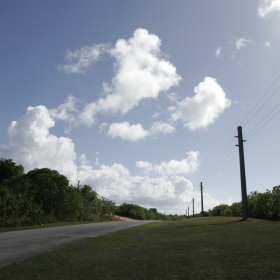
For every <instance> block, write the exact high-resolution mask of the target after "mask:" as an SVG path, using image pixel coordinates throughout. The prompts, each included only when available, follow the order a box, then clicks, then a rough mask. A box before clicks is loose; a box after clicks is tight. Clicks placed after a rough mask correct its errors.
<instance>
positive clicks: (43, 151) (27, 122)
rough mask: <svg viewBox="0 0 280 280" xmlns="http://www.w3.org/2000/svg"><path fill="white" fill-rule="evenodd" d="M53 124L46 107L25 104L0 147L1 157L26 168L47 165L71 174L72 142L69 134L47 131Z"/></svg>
mask: <svg viewBox="0 0 280 280" xmlns="http://www.w3.org/2000/svg"><path fill="white" fill-rule="evenodd" d="M54 124H55V122H54V120H53V119H52V118H51V117H50V115H49V111H48V110H47V108H46V107H44V106H37V107H29V108H28V109H27V112H26V114H25V115H23V116H22V117H21V118H20V119H19V120H18V121H13V122H12V123H11V125H10V127H9V130H8V134H9V140H10V145H9V146H8V147H4V146H1V147H0V154H1V157H4V158H11V159H13V160H14V161H15V162H17V163H20V164H22V165H23V166H24V167H25V169H26V171H28V170H30V169H34V168H43V167H48V168H51V169H56V170H59V171H60V172H62V173H63V174H65V175H67V176H69V177H70V178H71V176H72V174H73V173H75V172H76V166H75V164H74V161H75V160H76V153H75V152H74V144H73V142H72V140H71V139H70V138H67V137H57V136H55V135H53V134H50V133H49V130H50V128H52V127H53V126H54Z"/></svg>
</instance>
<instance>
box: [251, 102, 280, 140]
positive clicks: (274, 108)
mask: <svg viewBox="0 0 280 280" xmlns="http://www.w3.org/2000/svg"><path fill="white" fill-rule="evenodd" d="M279 105H280V102H279V103H278V104H277V105H276V106H275V107H274V108H273V109H272V110H271V111H270V112H269V113H268V114H267V115H266V116H265V117H264V118H263V119H262V120H261V121H260V122H259V123H258V124H257V125H255V126H254V127H253V128H252V129H251V130H250V131H249V132H248V133H247V135H246V137H248V136H249V135H250V133H251V132H252V131H253V130H254V129H255V128H256V127H258V126H259V125H260V124H261V123H262V122H263V121H264V120H265V119H266V118H267V117H268V116H269V115H270V114H271V113H272V112H273V111H274V110H275V109H276V108H277V107H278V106H279ZM279 112H280V111H279ZM279 112H278V113H276V115H274V116H273V117H272V118H271V119H273V118H274V117H275V116H277V115H278V114H279ZM271 119H269V121H270V120H271ZM266 123H267V122H266ZM250 138H251V137H250Z"/></svg>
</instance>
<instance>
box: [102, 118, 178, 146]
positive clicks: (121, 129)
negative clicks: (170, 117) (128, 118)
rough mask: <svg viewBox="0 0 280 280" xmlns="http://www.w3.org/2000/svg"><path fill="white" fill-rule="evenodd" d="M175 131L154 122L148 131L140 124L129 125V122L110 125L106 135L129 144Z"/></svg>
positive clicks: (162, 123) (164, 124)
mask: <svg viewBox="0 0 280 280" xmlns="http://www.w3.org/2000/svg"><path fill="white" fill-rule="evenodd" d="M175 131H176V129H175V128H174V127H173V126H171V125H170V124H168V123H165V122H154V123H153V124H152V126H151V128H150V130H145V129H144V128H143V127H142V125H141V124H140V123H138V124H132V125H131V124H130V123H129V122H121V123H112V124H111V125H110V126H109V129H108V132H107V135H109V136H110V137H112V138H122V139H123V140H126V141H130V142H138V141H141V140H144V139H146V138H147V137H148V136H157V135H159V134H170V133H173V132H175Z"/></svg>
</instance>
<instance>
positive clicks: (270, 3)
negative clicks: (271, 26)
mask: <svg viewBox="0 0 280 280" xmlns="http://www.w3.org/2000/svg"><path fill="white" fill-rule="evenodd" d="M275 11H280V0H263V1H262V2H261V5H260V6H259V8H258V14H259V16H260V17H262V18H265V17H267V16H269V15H270V14H271V13H272V12H275Z"/></svg>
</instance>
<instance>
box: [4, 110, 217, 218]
mask: <svg viewBox="0 0 280 280" xmlns="http://www.w3.org/2000/svg"><path fill="white" fill-rule="evenodd" d="M54 125H55V122H54V120H53V119H52V118H51V116H50V114H49V111H48V110H47V108H46V107H44V106H37V107H29V108H28V109H27V112H26V113H25V114H24V115H23V116H22V117H20V118H19V119H18V120H17V121H13V122H12V123H11V125H10V127H9V130H8V133H9V145H8V146H4V145H2V146H0V157H1V158H2V157H3V158H11V159H13V160H14V161H15V162H16V163H17V164H22V165H23V166H24V168H25V172H27V171H29V170H31V169H34V168H43V167H47V168H50V169H54V170H57V171H58V172H60V173H61V174H63V175H65V176H67V177H68V178H69V179H70V182H71V183H72V184H73V185H76V183H77V181H76V180H79V181H80V185H84V184H88V185H91V186H92V187H93V188H94V189H95V190H96V191H97V193H98V194H99V195H100V196H104V197H107V198H108V199H111V200H113V201H115V202H116V203H118V204H121V203H123V202H131V203H135V204H139V205H142V206H144V207H148V208H149V207H155V208H157V209H158V210H159V211H161V212H166V213H167V214H168V213H172V214H175V213H179V214H180V213H183V211H184V209H185V207H186V203H190V201H191V198H192V197H195V198H196V197H197V198H198V197H199V195H200V194H199V192H195V191H194V190H193V185H192V182H191V181H189V180H188V179H187V178H186V177H185V175H187V174H188V173H190V172H194V171H195V170H197V168H198V164H199V162H198V157H199V153H198V152H193V151H191V152H189V153H187V156H186V158H185V159H183V160H170V161H169V162H162V163H160V164H155V165H152V164H150V163H149V162H144V161H138V162H137V163H136V166H137V167H139V168H141V169H144V170H145V169H146V170H149V169H150V170H151V169H152V170H154V175H155V176H153V177H152V176H150V175H145V176H132V175H131V174H130V171H129V169H128V168H127V167H125V166H124V165H122V164H120V163H114V164H112V165H111V166H108V165H105V164H102V165H99V162H98V166H96V167H97V169H95V168H94V167H93V166H92V165H91V164H90V162H89V161H88V160H87V158H86V155H85V154H82V155H81V156H80V157H79V160H77V155H76V152H75V146H74V144H73V142H72V140H71V139H70V138H67V137H57V136H55V135H53V134H51V133H50V129H51V128H52V127H53V126H54ZM97 155H98V154H97ZM77 162H80V164H78V163H77ZM147 173H149V172H147ZM162 174H163V175H162ZM220 203H221V202H220V201H217V200H215V199H213V198H212V197H211V196H207V194H206V193H205V208H207V207H208V208H212V207H213V206H216V205H218V204H220ZM196 207H197V209H196V211H199V206H196Z"/></svg>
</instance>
